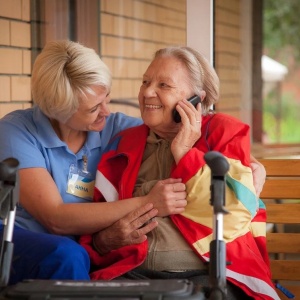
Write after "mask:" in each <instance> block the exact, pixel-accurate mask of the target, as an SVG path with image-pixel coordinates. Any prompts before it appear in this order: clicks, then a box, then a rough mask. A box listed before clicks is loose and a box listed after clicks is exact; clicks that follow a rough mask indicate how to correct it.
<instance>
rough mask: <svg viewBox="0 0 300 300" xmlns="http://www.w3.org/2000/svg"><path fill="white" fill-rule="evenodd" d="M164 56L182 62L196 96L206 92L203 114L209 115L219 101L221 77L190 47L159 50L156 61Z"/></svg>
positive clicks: (155, 56) (156, 53)
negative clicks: (213, 105)
mask: <svg viewBox="0 0 300 300" xmlns="http://www.w3.org/2000/svg"><path fill="white" fill-rule="evenodd" d="M162 56H171V57H175V58H177V59H178V60H179V61H181V62H182V63H183V64H184V65H185V66H186V68H187V70H188V73H189V80H188V82H189V84H190V86H191V89H192V90H193V92H194V93H195V94H196V95H200V92H201V91H202V90H204V91H205V92H206V97H205V99H204V101H203V102H202V112H203V114H207V112H208V111H209V110H210V107H211V105H212V104H215V103H216V102H217V101H218V100H219V85H220V81H219V77H218V75H217V73H216V71H215V70H214V68H213V67H212V66H211V64H210V63H209V62H208V60H207V59H206V58H205V57H204V56H203V55H202V54H201V53H199V52H197V51H196V50H194V49H192V48H190V47H184V46H174V47H167V48H163V49H159V50H158V51H156V52H155V54H154V59H156V58H158V57H162Z"/></svg>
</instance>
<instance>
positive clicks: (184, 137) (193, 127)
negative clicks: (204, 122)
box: [171, 100, 201, 163]
mask: <svg viewBox="0 0 300 300" xmlns="http://www.w3.org/2000/svg"><path fill="white" fill-rule="evenodd" d="M176 110H178V112H179V114H180V116H181V127H180V129H179V132H178V134H177V135H176V137H175V138H174V140H173V141H172V144H171V151H172V154H173V156H174V159H175V162H176V163H178V162H179V160H180V159H181V158H182V157H183V156H184V155H185V154H186V153H187V152H188V151H189V150H190V149H191V148H192V147H193V145H194V144H195V143H196V141H197V140H198V139H199V138H200V137H201V105H200V104H198V105H197V109H196V108H195V107H194V106H193V105H192V104H191V103H189V102H188V101H187V100H182V101H179V102H178V104H177V106H176Z"/></svg>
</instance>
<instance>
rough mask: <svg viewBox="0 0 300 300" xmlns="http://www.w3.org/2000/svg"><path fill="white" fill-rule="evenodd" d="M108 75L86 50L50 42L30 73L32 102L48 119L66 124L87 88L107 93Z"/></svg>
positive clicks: (101, 63) (95, 56)
mask: <svg viewBox="0 0 300 300" xmlns="http://www.w3.org/2000/svg"><path fill="white" fill-rule="evenodd" d="M111 81H112V79H111V73H110V70H109V69H108V67H107V66H106V65H105V63H104V62H103V61H102V60H101V59H100V57H99V55H98V54H97V53H96V52H95V51H94V50H93V49H90V48H87V47H84V46H83V45H81V44H79V43H77V42H72V41H68V40H61V41H51V42H48V43H47V44H46V46H45V47H44V49H43V50H42V52H41V53H40V54H39V55H38V56H37V58H36V60H35V63H34V65H33V70H32V96H33V101H34V103H35V104H36V105H37V106H38V107H39V108H40V109H41V111H42V112H43V113H44V114H45V115H46V116H48V117H49V118H54V119H56V120H59V121H61V122H63V123H64V122H66V121H67V120H68V119H69V118H70V117H71V116H72V115H73V114H74V113H75V112H76V111H77V109H78V106H79V101H80V100H81V99H83V98H84V96H85V95H86V94H87V93H89V94H91V93H93V90H92V89H91V86H93V85H97V86H103V87H104V88H106V89H107V92H108V93H109V92H110V89H111Z"/></svg>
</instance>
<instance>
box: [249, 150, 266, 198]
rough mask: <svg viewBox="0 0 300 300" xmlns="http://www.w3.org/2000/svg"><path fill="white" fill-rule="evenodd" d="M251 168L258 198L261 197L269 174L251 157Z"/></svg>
mask: <svg viewBox="0 0 300 300" xmlns="http://www.w3.org/2000/svg"><path fill="white" fill-rule="evenodd" d="M250 167H251V169H252V173H253V184H254V188H255V191H256V195H257V197H259V195H260V193H261V191H262V189H263V186H264V184H265V181H266V174H267V172H266V169H265V167H264V166H263V165H262V164H261V163H260V162H259V161H257V160H256V159H255V158H254V157H252V156H251V162H250Z"/></svg>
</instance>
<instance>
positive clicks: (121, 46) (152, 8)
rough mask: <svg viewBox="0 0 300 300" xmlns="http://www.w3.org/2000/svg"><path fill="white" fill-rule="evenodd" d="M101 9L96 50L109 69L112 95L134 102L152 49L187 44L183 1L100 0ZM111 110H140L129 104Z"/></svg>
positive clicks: (131, 113)
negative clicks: (97, 48) (98, 45)
mask: <svg viewBox="0 0 300 300" xmlns="http://www.w3.org/2000/svg"><path fill="white" fill-rule="evenodd" d="M150 2H151V3H150ZM100 9H101V24H100V29H101V31H100V34H101V36H100V47H99V49H100V52H101V57H102V59H103V60H104V61H105V62H106V63H107V65H108V66H109V67H110V69H111V70H112V74H113V87H112V93H111V96H112V98H114V99H119V98H123V99H124V98H125V99H128V101H130V102H131V103H136V104H137V103H138V102H137V95H138V91H139V88H140V85H141V78H142V75H143V72H144V71H145V70H146V68H147V66H148V65H149V62H150V60H151V58H152V57H153V54H154V52H155V51H156V50H157V49H159V48H162V47H165V46H167V45H176V44H180V45H185V44H186V3H185V1H182V0H172V1H171V0H152V1H148V2H143V1H135V0H126V1H123V0H114V1H111V0H102V1H101V6H100ZM111 109H112V111H119V110H121V111H124V112H125V113H127V114H130V115H135V116H139V110H138V109H136V108H132V107H130V106H121V105H111Z"/></svg>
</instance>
